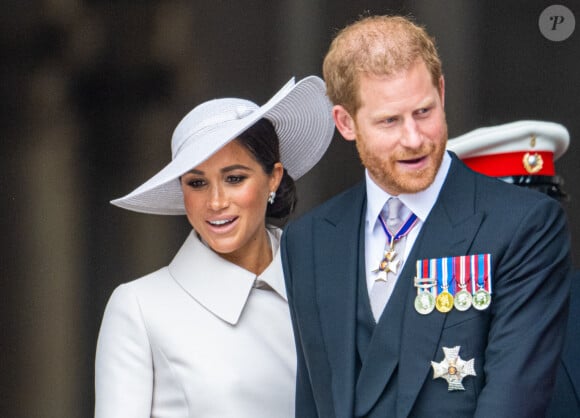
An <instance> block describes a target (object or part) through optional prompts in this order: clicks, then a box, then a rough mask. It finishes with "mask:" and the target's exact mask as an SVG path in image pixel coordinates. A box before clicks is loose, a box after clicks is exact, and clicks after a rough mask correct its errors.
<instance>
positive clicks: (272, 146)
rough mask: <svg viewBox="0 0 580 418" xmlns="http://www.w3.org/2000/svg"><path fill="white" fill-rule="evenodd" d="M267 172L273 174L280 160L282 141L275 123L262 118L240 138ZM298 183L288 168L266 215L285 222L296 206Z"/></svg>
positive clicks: (239, 140) (241, 142)
mask: <svg viewBox="0 0 580 418" xmlns="http://www.w3.org/2000/svg"><path fill="white" fill-rule="evenodd" d="M237 140H238V142H239V143H240V144H242V145H243V146H244V147H245V148H246V149H247V150H248V151H250V154H251V155H252V156H253V157H254V159H255V160H256V161H257V162H258V163H259V164H260V165H261V166H262V169H263V170H264V172H265V173H266V174H272V170H273V169H274V164H276V163H277V162H280V141H279V139H278V135H277V134H276V130H275V129H274V125H272V122H270V121H269V120H267V119H264V118H262V119H260V120H259V121H258V122H256V123H255V124H254V125H252V126H251V127H250V128H248V129H247V130H246V131H244V132H243V133H242V134H241V135H240V136H239V137H238V138H237ZM296 200H297V199H296V185H295V184H294V180H293V179H292V177H290V175H289V174H288V172H287V171H286V169H284V175H283V176H282V181H281V182H280V186H279V187H278V190H276V199H275V200H274V203H273V204H268V208H267V209H266V217H268V218H272V219H278V220H280V221H281V222H282V223H283V222H285V221H286V220H287V219H288V217H289V216H290V214H291V213H292V212H293V211H294V208H295V206H296Z"/></svg>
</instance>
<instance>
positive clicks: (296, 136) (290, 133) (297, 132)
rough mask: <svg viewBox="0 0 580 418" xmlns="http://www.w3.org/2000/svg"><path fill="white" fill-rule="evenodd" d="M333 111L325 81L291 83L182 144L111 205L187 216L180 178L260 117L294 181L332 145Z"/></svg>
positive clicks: (145, 211)
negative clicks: (160, 166)
mask: <svg viewBox="0 0 580 418" xmlns="http://www.w3.org/2000/svg"><path fill="white" fill-rule="evenodd" d="M218 100H219V99H218ZM245 102H246V103H250V104H252V103H251V102H247V101H245ZM331 109H332V105H331V104H330V101H329V100H328V98H327V97H326V93H325V85H324V82H323V81H322V80H321V79H320V78H319V77H316V76H310V77H306V78H304V79H303V80H301V81H299V82H298V83H294V79H291V80H290V81H288V83H286V84H285V85H284V86H283V87H282V88H281V89H280V90H279V91H278V92H277V93H276V94H274V96H272V98H270V100H268V101H267V102H266V103H265V104H264V105H263V106H261V107H257V106H256V110H254V111H252V112H251V113H249V114H248V115H247V116H245V117H242V118H240V119H236V120H232V121H229V122H227V123H225V124H223V125H221V126H220V129H215V130H208V132H207V134H204V135H203V137H201V138H200V139H199V140H198V141H197V142H195V143H194V144H192V145H190V146H187V145H185V146H184V147H183V149H181V150H180V151H179V152H178V153H177V155H175V157H174V158H173V160H172V161H171V162H170V163H169V164H168V165H167V166H165V167H164V168H163V169H162V170H161V171H159V172H158V173H157V174H155V175H154V176H153V177H151V178H150V179H149V180H148V181H146V182H145V183H144V184H142V185H141V186H139V187H138V188H137V189H135V190H134V191H133V192H131V193H129V194H128V195H126V196H124V197H121V198H119V199H115V200H112V201H111V203H112V204H113V205H116V206H119V207H121V208H124V209H128V210H132V211H135V212H141V213H150V214H157V215H183V214H185V207H184V204H183V194H182V192H181V186H180V184H179V177H180V176H181V175H183V174H184V173H186V172H187V171H189V170H191V169H192V168H195V167H197V166H198V165H199V164H201V163H203V162H204V161H205V160H207V159H208V158H209V157H211V156H212V155H213V154H214V153H215V152H217V151H218V150H219V149H221V148H222V147H224V146H225V145H226V144H228V143H229V142H231V141H232V140H234V139H235V138H237V137H238V136H239V135H240V134H241V133H243V132H244V131H245V130H247V129H248V128H249V127H251V126H252V125H253V124H255V123H256V122H257V121H258V120H260V119H262V118H266V119H268V120H269V121H271V122H272V124H273V125H274V128H275V130H276V133H277V135H278V138H279V141H280V159H281V162H282V164H283V165H284V167H285V168H286V170H287V171H288V174H289V175H290V176H291V177H292V178H293V179H294V180H297V179H298V178H300V177H302V176H303V175H304V174H305V173H307V172H308V171H309V170H310V169H311V168H312V167H313V166H314V165H315V164H316V163H317V162H318V161H319V160H320V159H321V158H322V156H323V155H324V153H325V152H326V150H327V149H328V146H329V145H330V142H331V140H332V136H333V133H334V121H333V119H332V113H331Z"/></svg>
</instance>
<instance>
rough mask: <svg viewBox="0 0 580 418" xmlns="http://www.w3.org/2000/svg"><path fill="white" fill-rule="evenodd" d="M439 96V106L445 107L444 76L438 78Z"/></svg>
mask: <svg viewBox="0 0 580 418" xmlns="http://www.w3.org/2000/svg"><path fill="white" fill-rule="evenodd" d="M439 97H440V98H441V106H443V109H445V78H443V76H441V77H440V78H439Z"/></svg>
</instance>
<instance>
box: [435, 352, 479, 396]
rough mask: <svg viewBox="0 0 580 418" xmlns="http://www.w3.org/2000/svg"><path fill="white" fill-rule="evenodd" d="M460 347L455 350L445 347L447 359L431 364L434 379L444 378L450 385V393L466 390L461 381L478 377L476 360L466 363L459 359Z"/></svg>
mask: <svg viewBox="0 0 580 418" xmlns="http://www.w3.org/2000/svg"><path fill="white" fill-rule="evenodd" d="M460 349H461V347H460V346H456V347H453V348H447V347H443V353H445V358H444V359H443V360H442V361H441V362H440V363H436V362H434V361H432V362H431V366H432V367H433V379H437V378H439V377H442V378H443V379H445V380H447V383H448V384H449V388H448V389H449V391H453V390H465V388H464V387H463V384H462V383H461V381H462V380H463V378H464V377H466V376H476V374H475V368H474V361H475V360H474V359H471V360H468V361H465V360H462V359H461V357H459V350H460Z"/></svg>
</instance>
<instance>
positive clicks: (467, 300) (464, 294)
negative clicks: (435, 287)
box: [453, 289, 472, 311]
mask: <svg viewBox="0 0 580 418" xmlns="http://www.w3.org/2000/svg"><path fill="white" fill-rule="evenodd" d="M471 299H472V297H471V293H469V292H468V291H467V290H465V289H461V290H460V291H459V292H457V293H456V294H455V298H454V299H453V306H455V309H457V310H458V311H466V310H468V309H469V308H471Z"/></svg>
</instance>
